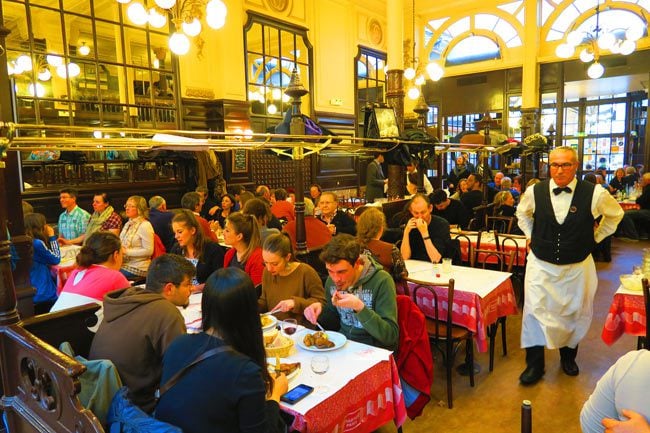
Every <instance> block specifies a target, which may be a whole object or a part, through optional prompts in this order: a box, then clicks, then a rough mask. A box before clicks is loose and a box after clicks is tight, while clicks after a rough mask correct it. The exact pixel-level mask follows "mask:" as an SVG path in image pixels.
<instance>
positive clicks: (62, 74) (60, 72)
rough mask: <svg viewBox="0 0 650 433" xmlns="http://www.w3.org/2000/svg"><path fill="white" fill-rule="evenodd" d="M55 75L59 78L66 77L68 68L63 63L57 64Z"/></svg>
mask: <svg viewBox="0 0 650 433" xmlns="http://www.w3.org/2000/svg"><path fill="white" fill-rule="evenodd" d="M56 75H58V76H59V77H61V78H66V77H67V76H68V68H66V67H65V65H59V66H57V67H56Z"/></svg>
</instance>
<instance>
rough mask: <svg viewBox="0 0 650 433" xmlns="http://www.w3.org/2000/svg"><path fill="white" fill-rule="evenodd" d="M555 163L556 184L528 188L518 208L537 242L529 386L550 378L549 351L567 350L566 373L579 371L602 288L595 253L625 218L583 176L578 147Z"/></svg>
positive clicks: (531, 258)
mask: <svg viewBox="0 0 650 433" xmlns="http://www.w3.org/2000/svg"><path fill="white" fill-rule="evenodd" d="M549 161H550V171H551V179H548V180H545V181H542V182H540V183H538V184H535V185H534V186H532V187H529V188H528V189H527V190H526V191H525V193H524V194H523V196H522V199H521V203H520V204H519V206H518V208H517V218H518V221H519V227H521V230H522V231H523V232H524V233H525V235H526V238H528V239H529V241H530V251H529V253H528V258H527V263H526V277H525V281H524V290H525V294H526V296H525V301H524V312H523V318H522V326H521V345H522V347H524V348H526V369H525V370H524V372H523V373H522V374H521V376H520V377H519V381H520V382H521V383H522V384H524V385H532V384H534V383H536V382H537V381H539V379H541V378H542V376H543V375H544V346H546V347H548V348H549V349H557V348H559V349H560V363H561V366H562V370H563V371H564V373H565V374H567V375H569V376H577V375H578V373H579V372H580V370H579V369H578V365H577V364H576V361H575V358H576V354H577V352H578V343H579V342H580V340H582V338H583V337H584V336H585V335H586V333H587V331H588V330H589V325H590V324H591V317H592V309H593V308H592V307H593V299H594V296H595V294H596V287H597V285H598V276H597V275H596V267H595V265H594V261H593V258H592V256H591V251H592V250H593V247H594V245H595V244H597V243H599V242H600V241H602V240H603V239H605V238H606V237H607V236H609V235H611V234H612V233H614V232H615V231H616V226H617V225H618V223H619V221H620V220H621V218H623V210H622V209H621V207H620V206H619V205H618V203H616V200H615V199H614V198H613V197H612V196H611V195H610V194H609V193H608V192H607V191H606V190H605V189H604V188H600V187H599V188H595V185H594V184H592V183H589V182H585V181H581V180H578V179H576V171H577V169H578V157H577V154H576V151H575V150H574V149H573V148H571V147H558V148H556V149H554V150H553V151H552V152H551V153H550V155H549ZM599 216H602V220H601V221H600V223H599V224H598V226H597V227H596V226H595V220H596V218H598V217H599ZM594 227H596V228H594Z"/></svg>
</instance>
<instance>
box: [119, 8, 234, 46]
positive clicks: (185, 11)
mask: <svg viewBox="0 0 650 433" xmlns="http://www.w3.org/2000/svg"><path fill="white" fill-rule="evenodd" d="M117 1H118V3H122V4H128V5H129V6H128V7H127V10H126V13H127V16H128V17H129V19H130V20H131V22H133V24H136V25H139V26H143V25H145V24H149V25H150V26H151V27H154V28H158V29H159V28H162V27H164V26H165V25H166V24H167V17H170V21H171V22H172V23H173V24H174V33H173V34H172V35H171V36H170V37H169V49H170V50H171V51H172V52H173V53H174V54H177V55H179V56H182V55H184V54H187V53H188V52H189V50H190V38H195V39H194V41H195V44H196V46H197V48H198V49H199V56H200V55H201V51H202V48H203V38H201V36H200V33H201V30H203V24H202V22H205V23H206V24H207V25H208V27H210V28H213V29H215V30H217V29H220V28H221V27H223V26H224V24H225V23H226V14H227V13H228V9H227V8H226V5H225V4H224V2H223V1H222V0H154V2H155V6H153V7H150V8H149V9H147V8H146V7H145V5H144V4H143V3H142V0H134V1H133V2H132V1H131V0H117Z"/></svg>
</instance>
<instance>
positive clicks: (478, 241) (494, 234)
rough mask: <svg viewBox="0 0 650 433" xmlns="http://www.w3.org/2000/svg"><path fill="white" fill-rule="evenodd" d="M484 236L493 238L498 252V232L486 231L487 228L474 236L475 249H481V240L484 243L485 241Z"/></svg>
mask: <svg viewBox="0 0 650 433" xmlns="http://www.w3.org/2000/svg"><path fill="white" fill-rule="evenodd" d="M486 235H492V237H493V238H494V245H495V249H496V250H498V249H499V247H498V245H499V232H498V231H496V230H494V229H492V230H491V229H487V228H486V229H484V230H479V231H478V234H477V236H476V246H475V248H481V239H482V240H484V241H485V240H486Z"/></svg>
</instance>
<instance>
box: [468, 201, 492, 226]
mask: <svg viewBox="0 0 650 433" xmlns="http://www.w3.org/2000/svg"><path fill="white" fill-rule="evenodd" d="M493 208H494V203H488V204H484V205H480V206H476V207H475V208H472V215H474V216H473V217H472V219H470V220H469V224H467V229H468V230H481V229H483V228H485V227H486V226H487V217H488V215H492V209H493Z"/></svg>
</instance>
